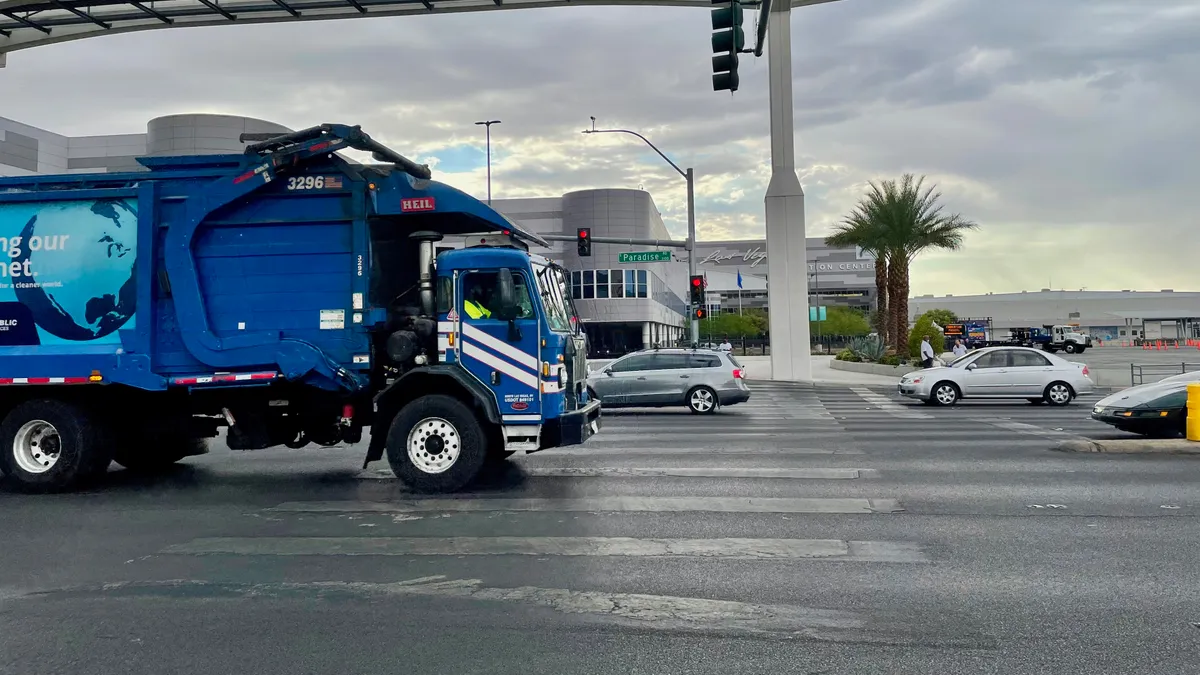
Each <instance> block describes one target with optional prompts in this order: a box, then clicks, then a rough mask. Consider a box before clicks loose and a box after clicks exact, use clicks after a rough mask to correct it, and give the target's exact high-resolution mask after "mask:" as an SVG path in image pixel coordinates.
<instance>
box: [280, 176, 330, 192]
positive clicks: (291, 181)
mask: <svg viewBox="0 0 1200 675" xmlns="http://www.w3.org/2000/svg"><path fill="white" fill-rule="evenodd" d="M323 187H325V177H324V176H292V177H291V178H288V182H287V189H289V190H320V189H321V188H323Z"/></svg>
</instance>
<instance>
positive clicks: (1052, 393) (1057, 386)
mask: <svg viewBox="0 0 1200 675" xmlns="http://www.w3.org/2000/svg"><path fill="white" fill-rule="evenodd" d="M1042 397H1043V398H1044V399H1045V400H1046V403H1049V404H1050V405H1055V406H1063V405H1067V404H1069V403H1070V402H1071V399H1073V398H1075V392H1073V391H1071V385H1069V384H1067V383H1066V382H1051V383H1050V384H1049V386H1047V387H1046V392H1045V393H1044V394H1043V395H1042Z"/></svg>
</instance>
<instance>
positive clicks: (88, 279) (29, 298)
mask: <svg viewBox="0 0 1200 675" xmlns="http://www.w3.org/2000/svg"><path fill="white" fill-rule="evenodd" d="M136 241H137V210H136V208H135V207H134V206H133V205H131V204H129V203H128V202H126V201H124V200H119V199H103V200H90V201H64V202H56V203H51V204H46V205H42V206H39V208H38V210H37V213H36V214H34V215H33V216H32V217H31V218H30V219H29V221H28V222H27V223H26V225H25V228H24V229H23V230H22V231H21V243H20V246H19V247H17V246H13V245H12V244H11V243H10V246H9V248H10V250H11V249H17V248H19V250H20V252H19V254H18V255H17V256H16V257H14V258H9V260H8V262H9V265H10V269H11V268H12V263H19V264H21V265H22V274H24V269H25V267H27V268H28V270H29V276H13V277H10V279H9V281H10V282H12V284H13V291H14V293H15V294H16V296H17V300H18V301H20V302H21V303H22V304H23V305H25V306H26V307H28V308H29V310H30V312H31V313H32V315H33V320H34V322H35V323H36V324H37V325H38V327H39V328H41V329H42V330H44V331H46V332H48V333H50V334H51V335H54V336H56V337H58V338H61V339H63V340H74V341H86V340H96V339H99V338H102V337H104V336H106V335H109V334H111V333H113V332H114V331H116V330H117V329H118V328H120V327H121V326H123V325H125V323H127V322H128V321H129V319H130V318H132V317H133V313H134V306H135V304H136V300H137V293H136V285H135V284H136V278H135V268H134V264H135V260H136V258H137V255H136V250H135V244H136ZM26 262H28V265H27V266H26V265H25V263H26Z"/></svg>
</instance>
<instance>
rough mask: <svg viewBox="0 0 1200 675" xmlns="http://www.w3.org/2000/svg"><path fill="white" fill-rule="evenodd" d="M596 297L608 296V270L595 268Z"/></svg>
mask: <svg viewBox="0 0 1200 675" xmlns="http://www.w3.org/2000/svg"><path fill="white" fill-rule="evenodd" d="M596 297H597V298H608V270H596Z"/></svg>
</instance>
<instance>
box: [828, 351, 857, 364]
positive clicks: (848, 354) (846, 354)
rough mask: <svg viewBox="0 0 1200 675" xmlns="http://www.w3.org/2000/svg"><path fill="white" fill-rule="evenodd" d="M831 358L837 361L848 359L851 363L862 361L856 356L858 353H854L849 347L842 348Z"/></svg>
mask: <svg viewBox="0 0 1200 675" xmlns="http://www.w3.org/2000/svg"><path fill="white" fill-rule="evenodd" d="M833 358H834V359H836V360H838V361H850V362H853V363H858V362H859V361H862V358H860V357H859V356H858V354H855V353H854V352H853V351H851V350H849V349H843V350H842V351H840V352H838V353H837V356H835V357H833Z"/></svg>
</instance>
